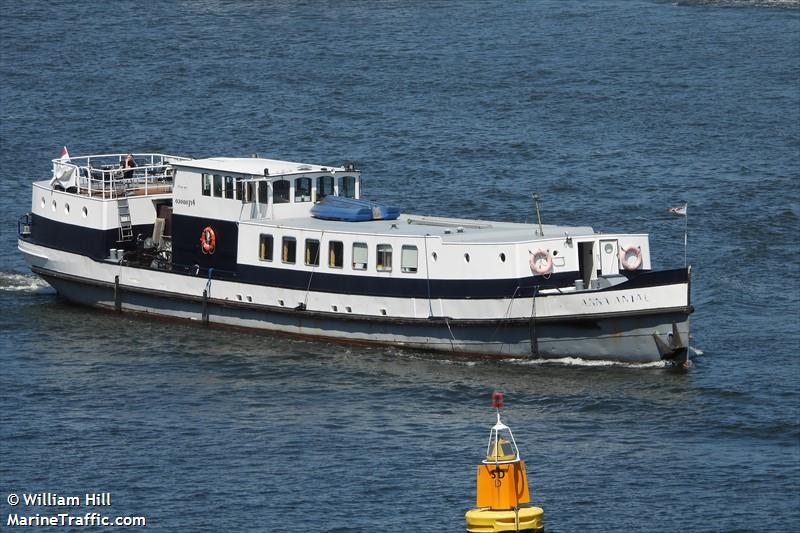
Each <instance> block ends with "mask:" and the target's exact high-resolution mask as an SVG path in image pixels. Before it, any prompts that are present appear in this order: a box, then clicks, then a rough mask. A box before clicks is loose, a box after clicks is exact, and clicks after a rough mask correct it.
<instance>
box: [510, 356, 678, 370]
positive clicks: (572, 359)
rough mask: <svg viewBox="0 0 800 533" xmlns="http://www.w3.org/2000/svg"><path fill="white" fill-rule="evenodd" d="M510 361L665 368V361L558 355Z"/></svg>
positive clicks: (666, 363) (527, 363) (527, 364)
mask: <svg viewBox="0 0 800 533" xmlns="http://www.w3.org/2000/svg"><path fill="white" fill-rule="evenodd" d="M509 362H510V363H513V364H518V365H525V366H533V365H558V366H616V367H623V368H666V367H667V366H668V365H669V363H668V362H667V361H654V362H652V363H623V362H621V361H605V360H602V359H600V360H593V359H592V360H590V359H582V358H580V357H559V358H558V359H509Z"/></svg>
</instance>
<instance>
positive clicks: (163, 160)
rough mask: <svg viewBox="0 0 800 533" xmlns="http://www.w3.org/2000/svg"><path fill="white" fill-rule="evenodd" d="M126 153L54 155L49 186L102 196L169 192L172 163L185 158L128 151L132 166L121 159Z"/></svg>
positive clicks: (123, 158)
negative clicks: (125, 164)
mask: <svg viewBox="0 0 800 533" xmlns="http://www.w3.org/2000/svg"><path fill="white" fill-rule="evenodd" d="M128 155H129V154H100V155H88V156H79V157H71V158H69V159H63V160H62V159H53V177H52V179H51V180H50V187H52V188H53V189H56V190H63V191H66V192H68V193H72V194H77V195H81V196H89V197H91V198H97V199H102V200H111V199H115V198H118V197H126V196H148V195H157V194H170V193H171V192H172V186H173V176H174V167H173V164H174V163H177V162H179V161H185V160H187V158H185V157H180V156H174V155H167V154H157V153H139V154H130V155H132V156H133V159H134V162H135V166H134V167H125V166H124V165H123V162H124V160H125V158H126V157H127V156H128Z"/></svg>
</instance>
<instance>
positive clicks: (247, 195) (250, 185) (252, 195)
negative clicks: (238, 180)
mask: <svg viewBox="0 0 800 533" xmlns="http://www.w3.org/2000/svg"><path fill="white" fill-rule="evenodd" d="M255 199H256V182H254V181H246V182H244V198H242V201H244V202H252V201H254V200H255Z"/></svg>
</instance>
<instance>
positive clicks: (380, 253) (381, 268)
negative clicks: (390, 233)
mask: <svg viewBox="0 0 800 533" xmlns="http://www.w3.org/2000/svg"><path fill="white" fill-rule="evenodd" d="M381 248H383V250H381ZM386 248H388V249H389V252H388V254H389V255H388V257H389V262H388V263H389V264H388V266H387V265H386V264H385V262H381V261H382V259H384V260H385V258H386V253H387V252H386ZM393 252H394V250H393V249H392V245H391V244H388V243H380V244H376V245H375V270H376V271H378V272H391V271H392V266H393V262H394V261H393V259H392V255H393Z"/></svg>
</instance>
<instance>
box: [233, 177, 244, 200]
mask: <svg viewBox="0 0 800 533" xmlns="http://www.w3.org/2000/svg"><path fill="white" fill-rule="evenodd" d="M235 183H236V199H237V200H242V201H244V200H245V197H244V186H243V184H242V178H236V181H235Z"/></svg>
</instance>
